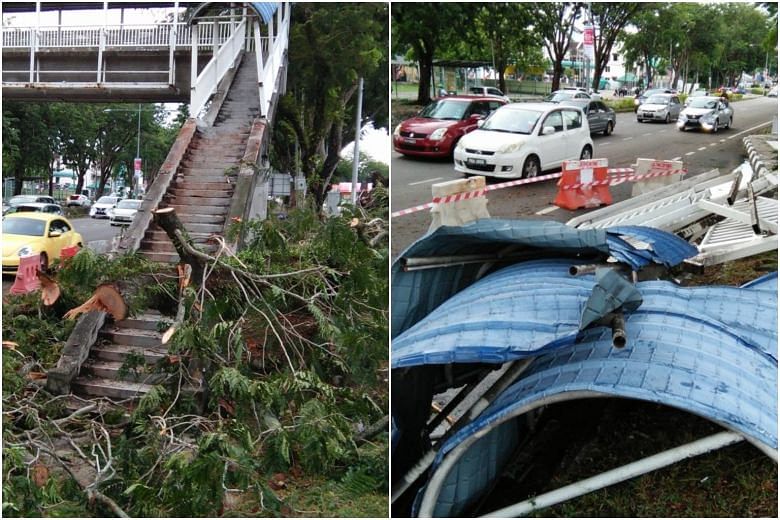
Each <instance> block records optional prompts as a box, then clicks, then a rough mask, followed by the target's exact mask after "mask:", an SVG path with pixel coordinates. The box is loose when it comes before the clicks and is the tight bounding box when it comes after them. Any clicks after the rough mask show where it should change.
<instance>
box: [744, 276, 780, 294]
mask: <svg viewBox="0 0 780 520" xmlns="http://www.w3.org/2000/svg"><path fill="white" fill-rule="evenodd" d="M742 288H743V289H755V290H757V291H769V292H773V293H777V271H775V272H773V273H768V274H765V275H764V276H762V277H761V278H756V279H755V280H752V281H750V282H748V283H746V284H745V285H743V286H742Z"/></svg>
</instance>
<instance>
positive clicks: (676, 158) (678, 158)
mask: <svg viewBox="0 0 780 520" xmlns="http://www.w3.org/2000/svg"><path fill="white" fill-rule="evenodd" d="M680 159H682V157H675V158H674V159H672V160H673V161H679V160H680Z"/></svg>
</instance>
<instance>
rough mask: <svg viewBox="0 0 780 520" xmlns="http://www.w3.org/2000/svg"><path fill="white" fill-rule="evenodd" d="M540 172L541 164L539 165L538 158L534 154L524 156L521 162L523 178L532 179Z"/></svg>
mask: <svg viewBox="0 0 780 520" xmlns="http://www.w3.org/2000/svg"><path fill="white" fill-rule="evenodd" d="M540 172H541V166H539V158H538V157H536V156H535V155H531V156H529V157H527V158H526V160H525V162H524V163H523V174H522V178H523V179H533V178H534V177H536V176H537V175H539V173H540Z"/></svg>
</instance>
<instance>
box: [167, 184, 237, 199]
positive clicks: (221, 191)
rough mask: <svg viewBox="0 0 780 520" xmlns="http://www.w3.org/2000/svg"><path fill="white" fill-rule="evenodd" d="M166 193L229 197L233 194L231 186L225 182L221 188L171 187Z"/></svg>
mask: <svg viewBox="0 0 780 520" xmlns="http://www.w3.org/2000/svg"><path fill="white" fill-rule="evenodd" d="M168 193H170V194H172V195H175V196H176V199H177V200H178V199H179V197H193V198H214V199H229V198H230V197H232V196H233V190H232V189H231V186H230V185H229V184H228V183H227V182H226V183H224V184H222V187H221V188H211V189H196V188H171V189H169V190H168Z"/></svg>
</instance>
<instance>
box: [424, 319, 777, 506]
mask: <svg viewBox="0 0 780 520" xmlns="http://www.w3.org/2000/svg"><path fill="white" fill-rule="evenodd" d="M704 330H706V327H701V324H698V323H696V322H695V321H693V322H692V321H691V320H689V319H687V318H686V317H685V316H677V315H672V314H669V315H661V314H659V313H656V312H652V313H646V314H642V313H637V314H632V315H630V316H628V317H627V319H626V333H627V335H628V346H626V347H625V348H624V349H616V348H614V347H612V344H611V332H610V330H609V329H606V328H604V327H600V328H593V329H588V330H587V331H585V332H584V333H583V337H582V341H581V342H579V343H577V344H572V345H569V346H567V347H564V348H560V349H558V350H555V351H552V352H548V353H546V354H543V355H541V356H540V357H539V358H537V359H536V360H535V361H534V362H533V363H532V364H531V366H530V367H529V368H528V370H527V371H526V372H525V374H524V375H523V376H522V378H521V379H520V380H518V381H517V382H516V383H515V384H513V385H512V386H510V387H509V388H508V389H507V390H506V391H505V392H504V393H503V394H502V395H501V396H499V397H498V399H496V400H495V401H494V402H493V403H492V404H491V405H490V406H489V407H488V408H487V409H486V410H485V411H484V412H483V413H482V414H481V415H480V416H479V417H477V418H476V419H475V420H474V421H472V422H471V423H470V424H468V425H467V426H465V427H464V428H463V429H461V430H460V431H459V432H457V433H456V434H455V435H453V437H451V438H450V439H448V440H447V441H446V442H445V443H444V445H443V446H442V447H441V449H440V450H439V452H438V454H437V457H436V460H435V462H434V469H435V468H436V467H438V466H439V465H440V463H441V461H442V460H443V458H444V457H445V456H446V455H447V454H448V453H450V452H451V451H452V450H453V449H454V448H455V447H456V446H458V445H460V444H461V443H463V442H470V443H471V442H473V445H471V446H470V447H469V449H468V450H467V451H466V452H465V454H464V456H463V457H462V458H461V459H459V460H458V462H457V463H456V465H455V466H454V467H453V468H452V469H451V470H450V474H448V476H447V478H446V479H445V485H444V486H443V488H442V491H441V493H440V495H439V498H438V501H437V506H436V509H435V512H434V514H435V516H453V515H454V516H457V515H458V514H459V512H460V511H461V508H462V507H463V506H464V505H465V504H467V503H469V502H470V501H472V500H473V499H474V498H475V496H477V495H475V494H474V493H478V492H479V490H481V489H484V488H485V486H487V485H488V484H489V482H490V481H491V480H492V479H493V478H495V476H496V474H497V472H493V473H485V472H484V471H483V472H479V468H480V467H494V466H495V464H496V462H500V461H491V460H489V459H490V457H491V456H492V455H491V453H496V452H497V450H498V448H497V447H495V446H492V444H493V443H505V442H507V441H506V439H505V438H504V437H505V436H504V435H503V434H502V435H496V434H494V429H499V428H498V427H499V426H502V428H501V429H503V425H506V422H505V421H506V420H508V419H510V418H511V417H514V416H516V414H517V413H521V412H523V411H524V410H528V409H529V408H534V407H536V406H538V405H540V404H542V403H543V401H544V400H545V399H549V398H550V397H552V396H559V397H560V396H562V395H565V394H570V395H571V396H572V398H574V397H575V396H576V394H573V393H574V392H594V393H597V394H599V395H604V396H614V397H623V398H630V399H640V400H644V401H650V402H656V403H661V404H664V405H667V406H672V407H675V408H679V409H682V410H685V411H688V412H690V413H693V414H696V415H699V416H702V417H704V418H707V419H709V420H711V421H714V422H717V423H720V424H723V425H725V426H726V427H728V428H731V429H733V430H735V431H738V432H740V433H742V434H744V435H745V436H746V437H747V438H749V439H751V441H753V442H756V443H760V444H763V445H764V446H766V447H769V448H771V449H777V419H778V416H777V363H776V362H774V361H772V360H771V359H769V358H768V357H767V356H766V355H764V353H763V352H761V351H760V350H758V349H753V348H746V346H745V344H744V343H743V342H742V341H740V339H739V338H738V337H736V336H735V335H725V334H718V333H712V334H707V333H703V331H704ZM775 341H776V332H775ZM535 403H536V404H535ZM495 433H498V431H496V432H495ZM474 472H476V473H474ZM468 474H474V475H475V477H474V478H471V479H470V481H469V483H468V486H466V487H464V486H462V485H461V484H460V483H459V482H460V480H461V477H462V476H463V475H468ZM471 490H474V491H473V492H472V491H471Z"/></svg>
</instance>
